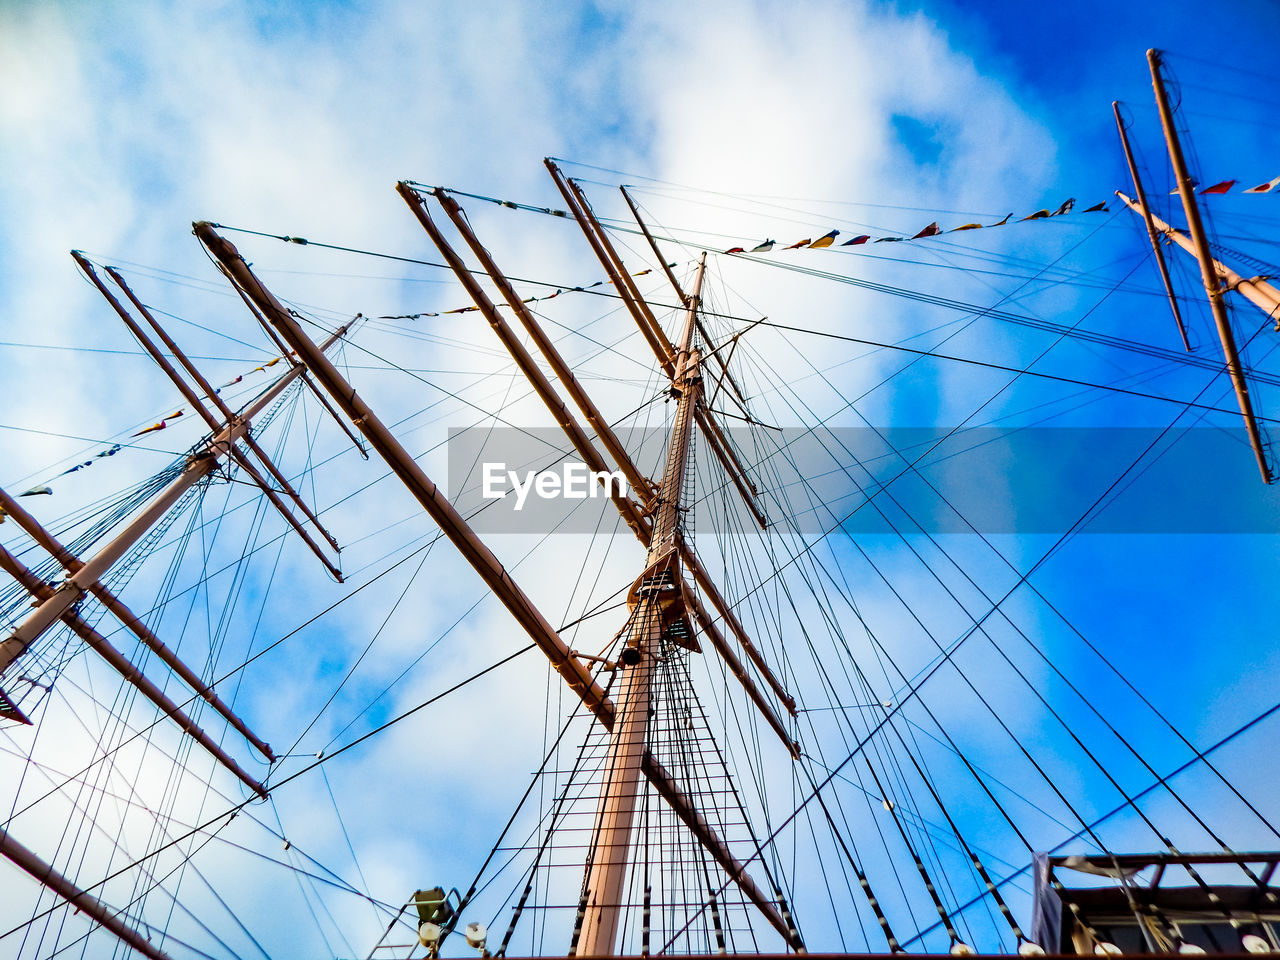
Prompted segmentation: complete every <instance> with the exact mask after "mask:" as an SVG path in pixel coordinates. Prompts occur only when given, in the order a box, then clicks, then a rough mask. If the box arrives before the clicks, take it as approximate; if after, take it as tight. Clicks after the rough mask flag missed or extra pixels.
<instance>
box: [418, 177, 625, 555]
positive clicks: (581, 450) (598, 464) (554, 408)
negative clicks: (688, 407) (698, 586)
mask: <svg viewBox="0 0 1280 960" xmlns="http://www.w3.org/2000/svg"><path fill="white" fill-rule="evenodd" d="M396 189H397V190H398V191H399V193H400V195H401V196H402V197H403V198H404V200H405V202H406V203H408V204H409V208H410V209H411V210H412V211H413V213H414V215H415V216H416V217H417V218H418V222H419V223H420V224H421V225H422V227H423V229H424V230H426V231H427V234H428V236H430V237H431V240H432V242H434V243H435V245H436V247H437V248H438V249H439V250H440V253H441V254H442V255H443V256H444V259H445V262H446V263H448V264H449V266H450V267H451V268H452V269H453V272H454V273H455V274H456V275H457V277H458V279H459V280H461V281H462V285H463V286H464V287H465V288H466V290H467V292H468V293H469V294H470V295H471V299H472V300H474V301H475V304H476V306H477V307H478V308H479V310H480V313H481V314H482V315H483V316H484V318H485V319H486V320H488V321H489V326H490V327H491V328H492V329H493V331H494V332H495V333H496V334H497V335H498V339H499V340H501V341H502V345H503V346H504V347H506V348H507V352H508V353H510V354H511V358H512V359H513V360H514V361H515V363H516V366H517V367H519V368H520V372H521V373H523V374H524V375H525V376H526V377H527V378H528V379H529V383H530V384H531V385H532V386H533V389H534V392H535V393H537V394H538V396H539V397H540V398H541V399H542V402H543V403H544V404H545V405H546V407H547V409H548V410H550V411H551V415H552V416H553V417H555V419H556V423H557V424H559V426H560V429H562V430H563V431H564V432H565V434H566V435H567V436H568V437H569V440H570V442H571V443H572V444H573V447H574V449H575V450H577V451H578V455H579V456H580V457H582V459H583V461H584V462H585V463H586V464H587V466H589V467H590V468H591V470H592V471H594V472H598V473H600V472H602V473H609V472H610V470H609V467H608V465H607V464H606V463H605V461H604V457H602V456H601V454H600V451H599V450H597V449H596V446H595V444H594V443H593V442H592V440H591V438H590V437H589V436H587V432H586V431H585V430H583V429H582V425H581V424H579V423H578V420H577V418H576V417H574V415H573V413H572V412H571V411H570V410H569V408H568V407H567V406H565V403H564V401H563V400H561V399H560V396H559V395H558V394H557V393H556V390H555V387H553V386H552V385H551V381H550V380H548V379H547V375H546V374H545V373H543V372H542V368H541V367H539V366H538V364H537V363H536V362H535V361H534V359H533V357H532V356H531V355H530V354H529V351H528V350H527V349H526V348H525V346H524V344H523V343H521V342H520V340H519V338H518V337H517V336H516V335H515V332H514V331H512V329H511V327H510V325H509V324H508V323H507V322H506V320H504V319H503V318H502V314H500V313H499V312H498V308H497V307H496V306H494V304H493V301H492V300H490V299H489V297H488V296H487V295H486V294H485V292H484V290H482V289H481V288H480V285H479V284H478V283H477V282H476V279H475V277H473V276H472V275H471V271H470V270H468V269H467V266H466V264H465V263H463V262H462V258H461V257H459V256H458V254H457V251H455V250H454V249H453V247H452V246H450V245H449V242H448V241H447V240H446V239H445V238H444V235H443V234H442V233H441V232H440V230H439V228H438V227H436V225H435V221H433V220H432V219H431V215H430V214H428V213H427V209H426V204H425V203H424V202H423V200H422V197H421V195H419V194H418V192H417V191H416V190H414V189H413V187H411V186H409V185H408V184H407V183H403V182H402V183H400V184H397V186H396ZM633 469H634V468H633ZM637 475H638V474H637ZM640 491H641V495H642V496H643V495H644V494H645V493H646V492H647V491H645V490H644V489H643V487H642V488H640ZM609 498H610V499H611V500H612V501H613V502H614V504H615V505H616V506H617V508H618V511H619V512H620V513H621V514H622V518H623V519H624V520H625V521H626V522H627V526H629V527H631V529H632V530H633V531H635V533H636V536H638V537H640V538H641V539H642V540H644V539H645V538H646V537H647V536H648V528H647V526H646V521H645V518H644V516H643V511H642V509H641V507H640V506H639V505H637V504H636V503H635V502H634V501H633V500H631V499H630V498H629V497H628V496H627V495H626V493H624V492H621V491H617V490H614V489H612V488H611V489H610V494H609Z"/></svg>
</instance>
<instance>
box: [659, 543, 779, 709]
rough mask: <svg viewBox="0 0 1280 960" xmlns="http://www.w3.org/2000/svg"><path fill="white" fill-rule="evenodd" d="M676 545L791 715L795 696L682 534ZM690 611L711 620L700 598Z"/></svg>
mask: <svg viewBox="0 0 1280 960" xmlns="http://www.w3.org/2000/svg"><path fill="white" fill-rule="evenodd" d="M679 549H680V559H681V560H683V561H684V564H685V566H687V567H688V568H689V570H690V572H692V573H693V579H694V582H695V583H696V584H697V585H698V588H699V589H700V590H701V591H702V592H703V593H705V594H706V595H707V596H708V597H710V598H711V605H712V606H713V607H715V608H716V612H717V613H719V614H720V616H721V617H722V618H723V619H724V622H725V623H726V624H728V626H729V630H730V632H732V633H733V635H734V636H735V637H737V638H738V643H739V644H741V646H742V649H743V651H745V652H746V654H747V657H748V659H750V660H751V662H752V663H754V664H755V666H756V669H757V670H759V671H760V673H761V675H762V676H763V677H764V678H765V680H766V682H768V684H769V686H770V687H772V688H773V692H774V693H775V694H776V695H777V697H778V699H779V700H781V701H782V703H783V705H784V706H786V708H787V712H788V713H790V714H791V715H792V716H793V717H794V716H795V715H796V701H795V699H794V698H793V697H792V696H791V695H790V694H789V693H787V691H786V688H785V687H783V686H782V684H781V682H779V680H778V678H777V677H776V676H774V673H773V670H771V669H770V668H769V664H768V663H767V662H766V661H765V659H764V657H763V656H761V654H760V651H759V650H758V649H756V645H755V644H754V643H752V641H751V636H750V635H749V634H748V633H747V631H746V629H745V628H744V627H743V626H742V624H741V623H740V622H739V621H738V618H737V616H736V615H735V614H734V612H733V608H731V607H730V606H729V604H728V603H726V602H725V599H724V597H723V596H721V595H720V591H719V589H717V587H716V585H715V581H713V580H712V579H711V578H710V577H709V576H707V572H706V570H704V569H703V568H702V564H701V562H699V561H698V559H697V555H696V554H695V553H694V552H693V550H692V549H691V548H690V547H689V545H688V544H687V543H685V541H684V538H683V537H681V538H680V539H679ZM694 599H695V600H696V599H697V595H696V594H695V595H694ZM694 612H695V613H696V614H697V616H698V620H699V621H700V622H701V623H702V624H703V625H704V626H705V625H706V624H708V623H711V624H714V621H713V620H712V619H711V616H710V614H708V613H707V611H706V610H705V608H703V606H702V602H701V600H698V603H697V606H696V607H695V608H694Z"/></svg>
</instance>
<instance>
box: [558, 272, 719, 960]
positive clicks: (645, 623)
mask: <svg viewBox="0 0 1280 960" xmlns="http://www.w3.org/2000/svg"><path fill="white" fill-rule="evenodd" d="M705 272H706V257H705V255H704V256H703V262H702V264H701V265H700V266H699V267H698V274H697V278H696V279H695V281H694V287H693V292H692V293H691V294H690V296H689V298H688V300H687V301H686V307H685V314H686V316H685V323H684V331H683V333H682V334H681V337H680V352H679V354H678V355H677V357H676V366H675V376H674V377H673V378H672V387H671V390H672V393H673V394H675V395H676V396H677V397H678V398H679V399H678V401H677V406H676V415H675V421H674V423H673V424H672V427H671V439H670V441H669V443H668V447H667V458H666V468H665V469H664V471H663V474H662V484H661V486H660V487H659V489H658V503H657V508H656V510H655V511H654V519H653V537H652V539H651V540H650V542H649V551H648V555H647V556H646V558H645V567H644V570H643V571H642V572H641V575H640V577H639V578H638V579H637V580H636V584H635V586H633V587H632V588H631V595H630V596H629V597H628V601H627V605H628V606H629V607H630V608H631V614H630V618H629V619H628V622H627V629H626V633H625V636H624V638H623V644H624V646H623V652H622V655H621V656H620V657H619V660H620V661H621V663H623V664H625V665H626V669H624V671H623V675H622V677H621V678H620V679H621V682H620V683H619V686H620V688H621V689H620V692H619V694H618V701H617V717H618V720H617V722H616V723H615V724H614V727H613V730H612V732H611V734H610V737H609V744H608V748H607V751H606V754H605V758H604V773H603V789H602V791H601V796H600V801H599V805H598V807H597V811H596V819H595V827H594V830H593V832H592V837H591V852H590V854H589V855H588V860H587V867H586V875H585V876H584V878H583V881H582V891H583V895H584V896H585V897H586V901H587V902H586V910H585V913H584V915H583V920H582V926H581V932H580V933H579V935H578V938H577V942H576V945H575V947H574V951H573V952H575V953H580V954H583V955H585V956H590V957H602V956H611V955H612V954H613V953H614V952H615V951H616V949H617V940H618V932H619V930H620V928H621V924H622V900H623V896H624V893H625V887H626V880H627V874H628V872H629V871H630V867H631V834H632V827H633V825H634V820H635V811H636V807H637V805H638V802H639V799H640V784H641V781H642V780H643V779H644V777H645V772H644V769H643V761H644V756H645V754H646V753H647V752H648V733H649V717H650V714H651V712H652V711H651V708H650V704H651V701H652V696H653V691H652V687H653V673H654V666H655V664H656V662H657V657H658V655H659V639H660V637H661V635H662V632H663V629H664V627H665V623H664V619H665V617H666V614H667V613H668V608H669V606H670V605H671V604H672V602H673V601H674V600H675V599H676V597H672V596H671V594H673V593H675V594H676V596H677V597H678V596H679V594H678V592H676V591H667V596H666V598H664V597H663V596H662V595H661V594H659V593H658V592H657V590H649V591H647V592H646V584H648V583H657V582H659V581H660V579H661V576H660V575H661V573H662V572H663V571H664V570H665V571H666V573H667V574H668V575H669V576H670V578H671V579H672V580H674V578H675V577H676V576H679V569H678V564H676V562H675V561H676V551H675V539H676V531H677V529H678V527H679V523H680V511H681V499H682V494H683V491H684V478H685V470H686V467H687V465H688V462H689V442H690V439H691V437H692V428H693V424H692V419H693V410H694V408H695V406H696V405H697V402H698V392H699V386H700V382H701V377H702V374H701V371H700V369H699V366H698V354H697V350H696V349H695V348H694V347H693V331H694V324H693V317H694V314H695V313H696V312H697V310H698V302H699V299H700V297H701V294H702V278H703V275H704V274H705ZM681 599H682V598H681Z"/></svg>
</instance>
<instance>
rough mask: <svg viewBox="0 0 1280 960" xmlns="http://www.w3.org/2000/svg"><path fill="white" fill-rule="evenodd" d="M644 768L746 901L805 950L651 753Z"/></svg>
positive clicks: (794, 945)
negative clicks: (744, 896) (738, 888)
mask: <svg viewBox="0 0 1280 960" xmlns="http://www.w3.org/2000/svg"><path fill="white" fill-rule="evenodd" d="M641 764H642V766H643V767H644V772H645V774H646V775H647V776H648V777H649V782H650V783H652V784H653V785H654V788H655V789H656V790H657V791H658V794H659V796H661V797H662V799H664V800H666V801H667V803H668V804H670V805H671V809H673V810H674V811H675V812H676V816H678V817H679V818H680V819H681V821H682V822H683V823H684V825H685V826H687V827H688V828H689V830H690V831H691V832H692V833H693V835H694V836H695V837H697V838H698V839H699V840H700V841H701V842H702V844H703V846H705V847H706V848H707V849H708V850H709V851H710V852H711V854H712V856H713V857H715V859H716V862H717V863H719V864H720V867H721V869H723V870H724V872H725V873H726V874H727V875H728V876H729V879H731V880H732V881H733V882H734V883H736V884H737V885H738V886H739V887H740V888H741V890H742V892H743V893H744V894H745V895H746V897H747V899H748V900H750V901H751V902H752V903H754V904H755V905H756V906H757V907H758V908H759V909H760V912H761V913H763V914H764V916H765V919H766V920H768V921H769V922H770V923H771V924H773V926H774V928H775V929H776V930H777V931H778V932H779V933H780V934H782V937H783V939H784V940H786V941H787V943H789V944H791V946H793V947H802V946H803V944H801V943H799V942H798V941H797V940H796V936H795V933H794V932H793V931H792V930H791V928H790V926H789V925H788V924H787V922H786V920H785V919H784V918H783V916H782V914H781V913H780V912H779V911H778V904H777V902H776V901H774V900H771V899H770V898H769V897H766V896H765V895H764V893H763V892H762V891H761V890H760V888H759V887H757V886H756V884H755V881H754V880H752V879H751V875H750V874H749V873H747V868H746V867H745V866H744V865H743V864H742V863H741V862H739V860H738V858H737V857H735V856H733V854H732V852H730V850H729V849H728V848H727V847H725V846H724V845H723V844H721V843H719V842H718V841H719V838H718V836H717V834H716V832H715V828H714V827H712V826H711V825H710V824H708V823H707V821H706V819H705V818H704V817H703V816H702V814H700V813H699V812H698V811H697V809H696V808H695V807H693V806H692V805H691V804H690V803H689V801H688V800H687V799H686V798H685V796H684V794H683V793H681V792H680V789H679V787H677V786H676V784H675V782H674V781H673V780H672V779H671V776H670V774H668V773H667V772H666V771H665V770H663V769H662V768H661V767H659V766H658V764H657V761H655V760H654V759H653V755H652V754H650V753H649V752H648V751H645V755H644V758H643V759H642V760H641Z"/></svg>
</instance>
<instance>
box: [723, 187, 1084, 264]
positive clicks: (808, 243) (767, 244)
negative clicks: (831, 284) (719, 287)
mask: <svg viewBox="0 0 1280 960" xmlns="http://www.w3.org/2000/svg"><path fill="white" fill-rule="evenodd" d="M1075 206H1076V198H1075V197H1068V198H1067V199H1066V200H1064V201H1063V202H1062V203H1061V204H1060V205H1059V206H1058V208H1057V209H1056V210H1049V209H1048V208H1047V207H1046V208H1045V209H1043V210H1037V211H1036V212H1035V213H1032V214H1028V215H1027V216H1025V217H1020V218H1019V219H1017V220H1014V219H1013V214H1012V213H1009V214H1006V215H1005V217H1004V219H1003V220H998V221H996V222H995V223H964V224H961V225H960V226H958V227H952V228H951V229H949V230H944V229H942V228H941V227H940V226H938V221H937V220H934V221H933V222H932V223H930V224H929V225H928V226H926V227H924V228H923V229H921V230H920V231H918V232H917V233H914V234H912V235H911V236H909V237H876V236H872V235H871V234H869V233H860V234H858V235H856V236H853V237H850V238H849V239H848V240H845V241H844V242H843V243H839V244H837V243H836V238H837V237H839V236H840V231H839V230H832V231H830V232H828V233H824V234H823V235H822V236H820V237H818V239H816V240H814V239H813V238H812V237H809V238H806V239H804V240H797V241H796V242H795V243H787V244H780V243H779V242H778V241H776V240H765V241H764V242H763V243H759V244H756V245H755V246H754V247H752V248H751V249H749V250H748V249H747V248H745V247H730V248H729V249H728V250H725V251H723V252H724V253H768V252H769V251H770V250H774V249H778V250H803V249H808V250H821V249H823V248H824V247H832V246H840V247H856V246H860V245H862V244H864V243H900V242H902V241H905V240H923V239H925V238H926V237H936V236H939V235H940V234H943V233H960V232H961V231H963V230H982V229H984V228H986V229H990V228H991V227H1003V226H1004V225H1005V224H1007V223H1009V222H1010V221H1013V222H1014V223H1025V222H1026V221H1028V220H1047V219H1048V218H1050V217H1060V216H1062V215H1063V214H1067V213H1070V212H1071V211H1072V210H1074V209H1075ZM1083 212H1084V213H1106V212H1108V207H1107V204H1106V202H1105V201H1104V202H1102V203H1095V204H1094V205H1093V206H1092V207H1089V208H1087V209H1086V210H1084V211H1083Z"/></svg>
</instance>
